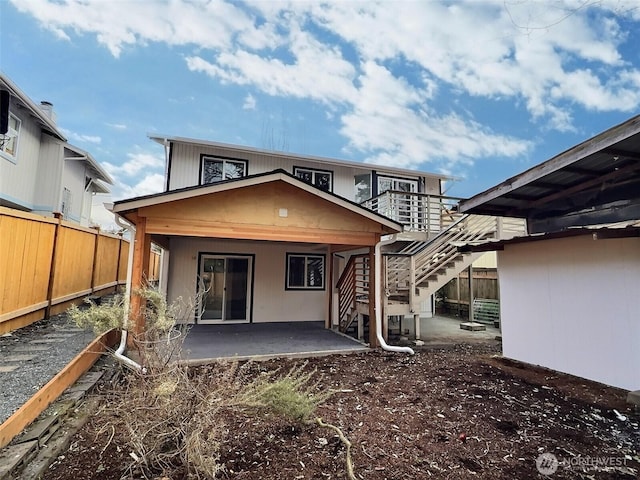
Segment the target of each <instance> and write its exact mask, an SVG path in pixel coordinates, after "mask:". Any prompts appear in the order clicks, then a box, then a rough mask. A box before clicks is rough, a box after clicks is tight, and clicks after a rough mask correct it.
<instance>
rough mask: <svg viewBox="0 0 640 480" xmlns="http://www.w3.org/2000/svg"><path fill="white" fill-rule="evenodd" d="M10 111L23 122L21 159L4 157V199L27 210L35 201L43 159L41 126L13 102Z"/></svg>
mask: <svg viewBox="0 0 640 480" xmlns="http://www.w3.org/2000/svg"><path fill="white" fill-rule="evenodd" d="M11 100H12V103H11V104H10V112H11V113H12V114H13V115H15V116H16V117H17V118H19V119H20V121H21V125H20V132H19V137H18V147H17V158H16V159H14V160H9V159H7V158H5V157H3V156H0V197H2V198H3V199H5V200H7V201H9V202H13V203H16V204H18V205H20V206H22V207H24V208H27V209H32V208H33V206H34V204H35V203H36V201H35V199H34V192H35V175H34V172H37V171H38V160H39V156H40V127H39V126H38V125H37V124H36V123H35V122H34V121H33V120H32V118H31V116H30V115H28V114H26V113H25V112H26V111H25V110H19V109H17V108H16V107H15V104H14V103H13V98H12V99H11Z"/></svg>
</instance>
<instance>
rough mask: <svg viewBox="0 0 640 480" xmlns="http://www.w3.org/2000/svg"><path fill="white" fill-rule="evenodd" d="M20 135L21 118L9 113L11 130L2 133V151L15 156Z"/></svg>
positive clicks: (0, 136) (9, 155) (0, 144)
mask: <svg viewBox="0 0 640 480" xmlns="http://www.w3.org/2000/svg"><path fill="white" fill-rule="evenodd" d="M19 136H20V119H19V118H18V117H16V116H15V115H13V114H11V113H9V130H8V131H7V133H5V134H4V135H0V152H2V153H4V154H5V155H6V156H8V157H11V158H15V157H16V156H17V153H18V137H19Z"/></svg>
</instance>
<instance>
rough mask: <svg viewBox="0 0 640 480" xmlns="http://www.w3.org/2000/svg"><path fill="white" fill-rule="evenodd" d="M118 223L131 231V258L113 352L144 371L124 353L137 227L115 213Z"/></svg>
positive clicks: (129, 259) (128, 262) (117, 356)
mask: <svg viewBox="0 0 640 480" xmlns="http://www.w3.org/2000/svg"><path fill="white" fill-rule="evenodd" d="M114 218H115V221H116V223H117V224H118V225H119V226H120V227H122V228H124V229H125V230H127V231H128V232H129V242H130V243H129V258H128V261H127V283H126V284H125V292H124V312H123V315H124V322H123V324H122V332H121V334H120V346H119V347H118V349H117V350H116V351H115V352H114V353H113V356H114V357H116V358H117V359H118V360H119V361H121V362H122V363H124V364H125V365H127V366H128V367H131V368H133V369H134V370H136V371H139V372H141V371H143V369H142V366H141V365H140V364H139V363H137V362H135V361H134V360H132V359H130V358H129V357H127V356H126V355H124V350H125V348H126V347H127V332H128V330H127V327H128V326H129V297H130V296H131V274H132V272H133V251H134V250H135V249H134V245H133V243H134V242H135V238H136V229H135V227H134V226H133V225H131V224H130V223H128V222H124V221H123V220H122V218H121V217H120V216H119V215H118V214H115V215H114Z"/></svg>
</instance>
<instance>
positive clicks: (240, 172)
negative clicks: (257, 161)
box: [201, 156, 247, 185]
mask: <svg viewBox="0 0 640 480" xmlns="http://www.w3.org/2000/svg"><path fill="white" fill-rule="evenodd" d="M246 175H247V162H246V161H245V160H234V159H230V158H218V157H204V156H203V157H202V178H201V182H202V184H203V185H204V184H207V183H215V182H221V181H222V180H231V179H232V178H241V177H244V176H246Z"/></svg>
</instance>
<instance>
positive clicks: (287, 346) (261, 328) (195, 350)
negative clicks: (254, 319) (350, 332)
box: [183, 322, 369, 365]
mask: <svg viewBox="0 0 640 480" xmlns="http://www.w3.org/2000/svg"><path fill="white" fill-rule="evenodd" d="M366 351H369V348H368V347H367V346H366V345H364V344H362V343H360V342H358V341H357V340H355V339H353V338H351V337H348V336H346V335H343V334H341V333H337V332H335V331H333V330H329V329H326V328H325V326H324V323H323V322H278V323H249V324H247V323H245V324H226V325H225V324H219V325H202V324H199V325H191V326H190V329H189V333H188V334H187V336H186V338H185V341H184V345H183V359H184V362H185V363H187V364H189V365H202V364H206V363H210V362H211V361H213V360H217V359H225V360H229V359H236V360H247V359H255V360H264V359H268V358H273V357H291V358H301V357H313V356H323V355H335V354H347V353H361V352H366Z"/></svg>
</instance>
